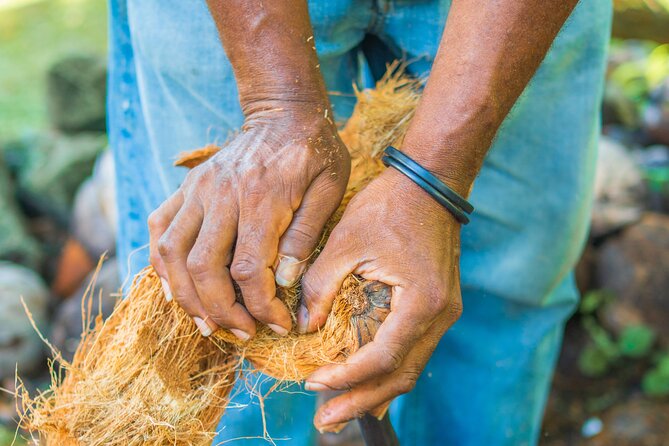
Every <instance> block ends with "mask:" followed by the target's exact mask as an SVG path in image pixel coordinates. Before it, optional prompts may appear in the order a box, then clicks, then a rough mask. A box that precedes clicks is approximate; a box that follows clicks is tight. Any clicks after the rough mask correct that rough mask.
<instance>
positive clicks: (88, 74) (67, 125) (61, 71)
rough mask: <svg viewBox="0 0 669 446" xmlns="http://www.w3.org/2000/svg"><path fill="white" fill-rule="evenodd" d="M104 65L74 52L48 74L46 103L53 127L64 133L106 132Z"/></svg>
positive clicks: (96, 59) (52, 67)
mask: <svg viewBox="0 0 669 446" xmlns="http://www.w3.org/2000/svg"><path fill="white" fill-rule="evenodd" d="M106 78H107V74H106V68H105V62H104V60H103V59H100V58H99V57H97V56H91V55H74V56H69V57H65V58H63V59H61V60H59V61H57V62H56V63H54V64H53V65H52V66H51V67H50V68H49V71H48V73H47V104H48V110H49V116H50V119H51V122H52V124H53V126H54V127H56V128H58V129H60V130H62V131H65V132H81V131H100V132H103V131H105V97H106V80H107V79H106Z"/></svg>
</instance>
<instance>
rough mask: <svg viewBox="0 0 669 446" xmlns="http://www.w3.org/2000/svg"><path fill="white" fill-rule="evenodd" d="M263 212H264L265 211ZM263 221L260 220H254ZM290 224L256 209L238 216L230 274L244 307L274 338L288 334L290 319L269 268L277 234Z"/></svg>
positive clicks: (278, 214)
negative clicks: (271, 331) (270, 331)
mask: <svg viewBox="0 0 669 446" xmlns="http://www.w3.org/2000/svg"><path fill="white" fill-rule="evenodd" d="M266 209H267V208H266ZM260 215H262V216H263V217H264V218H265V219H264V220H260V219H258V217H257V216H260ZM289 222H290V214H289V213H286V214H283V213H282V212H280V211H276V210H262V208H256V209H254V210H253V211H252V213H249V212H247V213H242V215H241V216H240V221H239V227H238V236H237V245H236V247H235V253H234V257H233V260H232V266H231V267H230V272H231V275H232V278H233V279H234V280H235V282H237V284H238V285H239V288H240V289H241V291H242V297H243V299H244V306H245V307H246V309H247V310H248V311H249V313H251V315H253V317H255V318H256V319H257V320H259V321H260V322H263V323H265V324H267V326H268V327H269V328H271V329H272V330H273V331H274V332H276V333H277V334H279V335H281V336H284V335H286V334H288V332H289V331H290V328H291V326H292V319H291V316H290V313H289V312H288V309H287V308H286V306H285V305H284V304H283V302H281V301H280V300H279V299H278V298H277V297H276V285H275V283H274V272H273V271H272V269H271V266H272V265H273V264H274V260H275V259H276V256H277V249H278V244H279V234H280V233H281V232H283V231H284V230H285V228H286V227H287V226H288V223H289Z"/></svg>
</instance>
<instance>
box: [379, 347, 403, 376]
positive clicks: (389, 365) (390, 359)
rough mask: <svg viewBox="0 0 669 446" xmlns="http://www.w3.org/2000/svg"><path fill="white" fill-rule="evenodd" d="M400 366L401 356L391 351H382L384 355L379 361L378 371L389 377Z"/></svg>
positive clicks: (387, 349)
mask: <svg viewBox="0 0 669 446" xmlns="http://www.w3.org/2000/svg"><path fill="white" fill-rule="evenodd" d="M401 364H402V356H401V355H400V354H399V353H398V352H396V351H395V350H393V349H389V348H386V349H384V355H383V356H382V357H381V360H380V361H379V370H380V371H381V372H382V373H384V374H386V375H389V374H391V373H394V372H395V371H396V370H397V369H398V368H399V367H400V365H401Z"/></svg>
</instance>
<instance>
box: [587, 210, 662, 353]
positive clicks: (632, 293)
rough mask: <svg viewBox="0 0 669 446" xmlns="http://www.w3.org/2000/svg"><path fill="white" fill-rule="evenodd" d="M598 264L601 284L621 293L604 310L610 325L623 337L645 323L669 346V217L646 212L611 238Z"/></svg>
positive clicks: (602, 248)
mask: <svg viewBox="0 0 669 446" xmlns="http://www.w3.org/2000/svg"><path fill="white" fill-rule="evenodd" d="M596 264H597V266H596V273H595V275H596V282H597V283H596V285H597V287H598V288H601V289H606V290H610V291H611V292H612V293H613V294H614V295H615V296H616V299H615V301H613V302H611V303H609V304H608V305H606V306H604V308H602V309H601V310H600V319H601V321H602V323H603V324H604V325H605V326H606V328H608V329H609V330H611V331H612V332H614V333H615V334H616V335H617V336H619V335H620V334H621V333H622V331H623V330H624V329H625V328H626V327H630V326H634V325H639V324H644V325H647V326H649V327H650V328H652V329H653V330H654V331H655V332H656V333H657V334H658V335H659V338H660V341H661V342H662V343H663V344H665V345H669V324H668V323H667V321H669V269H668V266H669V216H665V215H661V214H652V213H648V214H645V215H644V217H643V219H642V220H641V221H640V222H639V223H637V224H635V225H633V226H630V227H628V228H626V229H625V230H624V231H622V232H621V233H620V234H619V235H617V236H615V237H610V238H609V239H608V240H607V241H606V242H604V244H603V245H602V246H601V247H600V249H599V251H598V254H597V261H596Z"/></svg>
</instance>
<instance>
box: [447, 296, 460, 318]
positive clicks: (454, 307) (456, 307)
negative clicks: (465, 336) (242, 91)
mask: <svg viewBox="0 0 669 446" xmlns="http://www.w3.org/2000/svg"><path fill="white" fill-rule="evenodd" d="M462 310H463V308H462V299H460V298H457V299H454V300H453V302H451V305H450V308H449V312H450V314H451V316H452V318H453V320H454V321H457V320H458V319H460V316H462Z"/></svg>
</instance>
